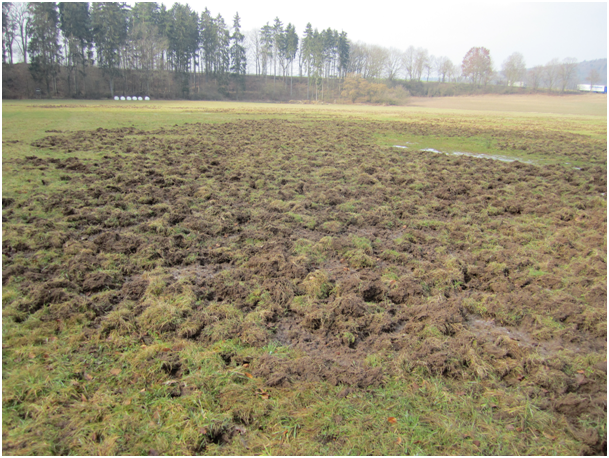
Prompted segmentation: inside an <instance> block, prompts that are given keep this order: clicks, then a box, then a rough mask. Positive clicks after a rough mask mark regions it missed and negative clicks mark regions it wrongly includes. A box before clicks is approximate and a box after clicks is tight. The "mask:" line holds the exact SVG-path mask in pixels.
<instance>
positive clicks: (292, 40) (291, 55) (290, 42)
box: [285, 24, 298, 96]
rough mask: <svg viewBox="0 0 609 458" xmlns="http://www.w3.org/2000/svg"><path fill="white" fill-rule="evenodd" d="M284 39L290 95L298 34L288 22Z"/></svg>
mask: <svg viewBox="0 0 609 458" xmlns="http://www.w3.org/2000/svg"><path fill="white" fill-rule="evenodd" d="M285 35H286V37H285V40H286V59H287V61H288V64H289V65H290V96H291V95H292V80H293V79H294V68H293V64H294V60H295V59H296V53H297V52H298V34H297V33H296V27H294V26H293V25H292V24H288V25H287V26H286V28H285Z"/></svg>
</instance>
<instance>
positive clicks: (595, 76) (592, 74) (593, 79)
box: [588, 68, 601, 90]
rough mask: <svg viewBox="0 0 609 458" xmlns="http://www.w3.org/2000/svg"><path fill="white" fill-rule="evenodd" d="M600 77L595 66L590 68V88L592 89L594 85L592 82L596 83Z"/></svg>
mask: <svg viewBox="0 0 609 458" xmlns="http://www.w3.org/2000/svg"><path fill="white" fill-rule="evenodd" d="M600 78H601V76H600V75H599V73H598V71H597V70H596V69H595V68H593V69H592V70H590V72H589V73H588V81H590V90H592V86H594V83H596V82H597V81H598V80H599V79H600Z"/></svg>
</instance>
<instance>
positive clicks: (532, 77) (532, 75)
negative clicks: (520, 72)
mask: <svg viewBox="0 0 609 458" xmlns="http://www.w3.org/2000/svg"><path fill="white" fill-rule="evenodd" d="M544 69H545V67H543V66H542V65H536V66H535V67H533V68H532V69H530V70H529V72H528V74H527V82H528V84H529V86H530V87H532V88H533V89H539V87H540V86H541V80H542V78H543V74H544Z"/></svg>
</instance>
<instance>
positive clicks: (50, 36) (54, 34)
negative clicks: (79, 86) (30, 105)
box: [29, 2, 61, 97]
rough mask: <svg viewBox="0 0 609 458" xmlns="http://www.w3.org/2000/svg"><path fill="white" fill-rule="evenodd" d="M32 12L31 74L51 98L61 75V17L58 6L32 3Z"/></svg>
mask: <svg viewBox="0 0 609 458" xmlns="http://www.w3.org/2000/svg"><path fill="white" fill-rule="evenodd" d="M30 7H31V10H32V22H31V24H32V35H31V39H30V45H29V52H30V56H31V65H30V73H31V74H32V77H33V78H34V80H35V81H39V82H44V83H45V85H46V89H47V91H46V93H47V96H48V97H51V88H52V86H55V90H56V84H55V83H56V81H55V78H56V77H57V75H58V74H59V62H60V59H61V46H60V44H59V15H58V13H57V4H56V3H55V2H48V3H30Z"/></svg>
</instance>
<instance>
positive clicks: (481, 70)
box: [461, 47, 493, 86]
mask: <svg viewBox="0 0 609 458" xmlns="http://www.w3.org/2000/svg"><path fill="white" fill-rule="evenodd" d="M461 69H462V72H463V77H464V78H468V79H469V80H470V81H471V82H472V83H473V84H474V85H476V86H481V85H486V83H487V82H488V81H489V80H490V79H491V76H492V75H493V63H492V60H491V54H490V52H489V50H488V49H486V48H483V47H474V48H471V49H470V50H469V51H468V52H467V54H466V55H465V57H464V58H463V63H462V64H461Z"/></svg>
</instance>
